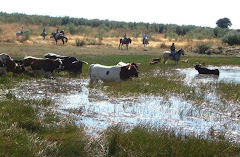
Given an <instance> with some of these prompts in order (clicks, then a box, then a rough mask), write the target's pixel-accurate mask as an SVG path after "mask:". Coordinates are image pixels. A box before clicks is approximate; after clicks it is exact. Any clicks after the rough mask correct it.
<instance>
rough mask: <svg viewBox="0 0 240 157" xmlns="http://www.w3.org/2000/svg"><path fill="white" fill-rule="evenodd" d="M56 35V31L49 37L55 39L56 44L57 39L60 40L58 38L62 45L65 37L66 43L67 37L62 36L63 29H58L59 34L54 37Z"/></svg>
mask: <svg viewBox="0 0 240 157" xmlns="http://www.w3.org/2000/svg"><path fill="white" fill-rule="evenodd" d="M56 35H57V33H52V35H51V37H50V38H54V39H55V41H56V44H57V41H58V40H60V39H61V40H62V42H63V45H64V39H65V41H66V43H67V41H68V38H67V37H65V36H64V31H60V34H59V35H58V37H57V38H56Z"/></svg>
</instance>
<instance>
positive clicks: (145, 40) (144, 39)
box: [143, 37, 149, 47]
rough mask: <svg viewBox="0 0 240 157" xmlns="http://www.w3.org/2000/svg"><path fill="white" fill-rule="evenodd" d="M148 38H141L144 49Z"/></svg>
mask: <svg viewBox="0 0 240 157" xmlns="http://www.w3.org/2000/svg"><path fill="white" fill-rule="evenodd" d="M148 44H149V43H148V37H145V38H143V45H144V47H146V46H147V45H148Z"/></svg>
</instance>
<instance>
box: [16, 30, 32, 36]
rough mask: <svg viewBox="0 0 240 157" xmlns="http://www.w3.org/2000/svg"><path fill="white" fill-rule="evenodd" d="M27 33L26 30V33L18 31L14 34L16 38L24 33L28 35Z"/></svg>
mask: <svg viewBox="0 0 240 157" xmlns="http://www.w3.org/2000/svg"><path fill="white" fill-rule="evenodd" d="M28 32H29V31H28V30H27V31H24V32H21V31H18V32H17V33H16V36H20V35H23V34H26V33H28Z"/></svg>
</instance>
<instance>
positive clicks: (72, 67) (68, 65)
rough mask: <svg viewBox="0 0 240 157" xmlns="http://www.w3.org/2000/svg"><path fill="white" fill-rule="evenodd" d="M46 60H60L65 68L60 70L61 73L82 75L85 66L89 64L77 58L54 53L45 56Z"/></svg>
mask: <svg viewBox="0 0 240 157" xmlns="http://www.w3.org/2000/svg"><path fill="white" fill-rule="evenodd" d="M45 58H51V59H56V58H59V59H61V61H62V64H63V68H62V69H59V70H60V71H69V72H72V73H74V74H81V73H82V66H83V64H88V63H87V62H85V61H78V60H77V58H76V57H71V56H60V55H57V54H54V53H48V54H46V55H45Z"/></svg>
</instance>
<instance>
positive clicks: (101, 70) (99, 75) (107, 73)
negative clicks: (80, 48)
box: [89, 64, 121, 81]
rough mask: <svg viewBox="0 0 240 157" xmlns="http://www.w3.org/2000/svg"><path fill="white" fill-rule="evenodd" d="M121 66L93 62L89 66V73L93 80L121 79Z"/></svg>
mask: <svg viewBox="0 0 240 157" xmlns="http://www.w3.org/2000/svg"><path fill="white" fill-rule="evenodd" d="M120 71H121V67H119V66H104V65H101V64H91V65H90V66H89V74H90V79H91V81H96V80H102V81H121V79H120Z"/></svg>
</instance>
